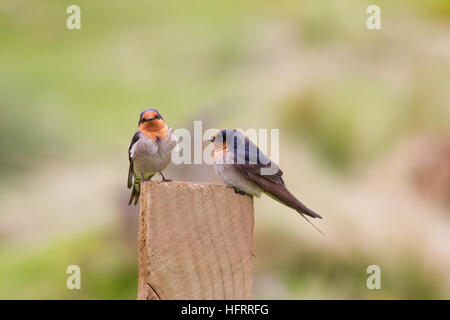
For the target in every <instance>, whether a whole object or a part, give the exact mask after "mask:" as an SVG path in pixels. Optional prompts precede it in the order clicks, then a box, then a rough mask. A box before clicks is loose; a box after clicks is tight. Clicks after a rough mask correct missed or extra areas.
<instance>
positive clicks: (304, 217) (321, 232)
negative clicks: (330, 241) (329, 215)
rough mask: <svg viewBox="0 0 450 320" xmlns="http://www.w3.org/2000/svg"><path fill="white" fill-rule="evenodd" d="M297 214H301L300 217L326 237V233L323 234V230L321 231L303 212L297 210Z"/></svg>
mask: <svg viewBox="0 0 450 320" xmlns="http://www.w3.org/2000/svg"><path fill="white" fill-rule="evenodd" d="M297 212H298V213H300V215H301V216H302V217H303V218H304V219H305V220H306V221H308V223H309V224H310V225H312V226H313V227H314V229H316V230H317V231H319V232H320V233H321V234H322V235H325V233H323V232H322V230H320V229H319V228H318V227H316V226H315V225H314V223H312V222H311V221H309V219H308V218H307V217H306V216H305V215H304V214H303V212H301V211H300V210H297ZM321 218H322V217H321Z"/></svg>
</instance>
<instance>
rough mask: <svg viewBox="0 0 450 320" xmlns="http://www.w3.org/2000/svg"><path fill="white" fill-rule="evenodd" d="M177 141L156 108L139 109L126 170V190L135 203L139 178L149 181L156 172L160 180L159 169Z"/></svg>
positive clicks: (138, 193) (162, 167)
mask: <svg viewBox="0 0 450 320" xmlns="http://www.w3.org/2000/svg"><path fill="white" fill-rule="evenodd" d="M176 144H177V139H176V136H175V135H174V133H173V129H172V128H170V127H169V126H167V124H166V123H165V122H164V119H163V118H162V117H161V114H160V113H159V112H158V110H156V109H153V108H150V109H147V110H144V111H142V112H141V115H140V116H139V124H138V131H137V132H136V133H135V134H134V136H133V139H132V140H131V144H130V147H129V148H128V159H129V161H130V167H129V170H128V189H130V188H131V196H130V200H129V202H128V205H130V204H131V203H132V202H133V200H134V204H135V205H136V204H137V202H138V200H139V195H140V193H141V181H147V180H150V179H151V178H152V177H153V176H154V175H155V174H156V173H158V172H159V174H160V175H161V177H162V179H163V181H170V180H168V179H166V178H165V177H164V175H163V174H162V171H163V170H164V169H165V168H166V167H167V165H168V164H169V162H170V159H171V153H172V149H173V148H174V147H175V145H176Z"/></svg>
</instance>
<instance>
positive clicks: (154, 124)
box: [139, 109, 167, 140]
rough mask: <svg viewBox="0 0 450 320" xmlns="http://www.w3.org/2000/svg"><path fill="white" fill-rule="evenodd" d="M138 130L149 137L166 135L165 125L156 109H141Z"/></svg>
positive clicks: (163, 136)
mask: <svg viewBox="0 0 450 320" xmlns="http://www.w3.org/2000/svg"><path fill="white" fill-rule="evenodd" d="M139 130H140V131H142V132H143V133H144V134H145V135H146V136H148V137H149V138H152V139H153V140H154V138H156V137H159V138H165V137H166V136H167V126H166V124H165V122H164V120H163V118H162V117H161V115H160V114H159V112H158V111H157V110H156V109H147V110H144V111H142V113H141V115H140V117H139Z"/></svg>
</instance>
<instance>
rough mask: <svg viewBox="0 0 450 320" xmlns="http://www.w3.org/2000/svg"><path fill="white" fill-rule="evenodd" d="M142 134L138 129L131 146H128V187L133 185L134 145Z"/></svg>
mask: <svg viewBox="0 0 450 320" xmlns="http://www.w3.org/2000/svg"><path fill="white" fill-rule="evenodd" d="M139 138H140V134H139V131H136V133H135V134H134V136H133V139H131V143H130V147H129V148H128V160H129V162H130V166H129V168H128V184H127V186H128V189H129V188H131V187H132V186H133V156H134V148H133V147H134V146H135V144H136V142H137V141H138V140H139Z"/></svg>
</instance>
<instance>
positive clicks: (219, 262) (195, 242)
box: [138, 181, 254, 299]
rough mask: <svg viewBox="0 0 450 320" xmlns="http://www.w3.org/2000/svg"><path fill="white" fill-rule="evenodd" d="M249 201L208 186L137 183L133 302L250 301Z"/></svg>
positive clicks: (251, 280) (228, 191) (222, 189)
mask: <svg viewBox="0 0 450 320" xmlns="http://www.w3.org/2000/svg"><path fill="white" fill-rule="evenodd" d="M253 226H254V215H253V199H252V198H251V197H250V196H242V195H239V194H236V193H235V192H234V190H233V189H231V188H229V187H226V186H220V185H211V184H198V183H187V182H153V181H148V182H144V183H143V184H142V191H141V209H140V227H139V237H138V242H139V284H138V299H251V298H252V294H253V258H252V245H253Z"/></svg>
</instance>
